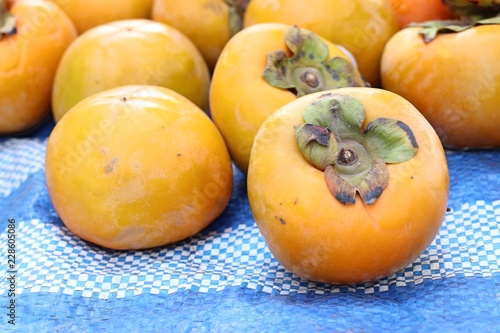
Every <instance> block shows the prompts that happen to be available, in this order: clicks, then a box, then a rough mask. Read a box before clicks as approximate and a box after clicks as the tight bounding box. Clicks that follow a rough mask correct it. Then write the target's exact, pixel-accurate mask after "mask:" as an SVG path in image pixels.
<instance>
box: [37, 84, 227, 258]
mask: <svg viewBox="0 0 500 333" xmlns="http://www.w3.org/2000/svg"><path fill="white" fill-rule="evenodd" d="M45 161H46V162H45V175H46V181H47V187H48V191H49V195H50V199H51V201H52V203H53V205H54V208H55V210H56V212H57V213H58V214H59V217H60V218H61V220H62V222H63V223H64V224H65V225H66V226H67V228H68V229H69V230H70V231H72V232H73V233H74V234H75V235H77V236H79V237H81V238H82V239H85V240H87V241H90V242H92V243H95V244H98V245H101V246H104V247H107V248H111V249H142V248H150V247H156V246H162V245H166V244H169V243H172V242H176V241H179V240H182V239H184V238H186V237H190V236H192V235H194V234H195V233H197V232H199V231H200V230H202V229H203V228H205V227H206V226H207V225H208V224H210V223H211V222H212V221H213V220H214V219H215V218H216V217H217V216H219V215H220V214H221V212H222V211H223V210H224V209H225V207H226V205H227V203H228V201H229V197H230V195H231V189H232V164H231V160H230V157H229V154H228V152H227V148H226V146H225V144H224V140H223V138H222V136H221V135H220V133H219V131H218V130H217V127H216V126H215V125H214V124H213V122H212V121H211V120H210V118H209V117H208V116H207V114H206V113H204V112H203V111H202V110H201V109H200V108H198V107H197V106H196V105H195V104H193V103H192V102H190V101H189V100H188V99H186V98H185V97H183V96H182V95H180V94H178V93H176V92H174V91H172V90H170V89H167V88H163V87H158V86H145V85H133V86H121V87H118V88H114V89H110V90H106V91H103V92H100V93H97V94H94V95H92V96H89V97H87V98H85V99H84V100H82V101H81V102H80V103H78V104H77V105H75V106H74V107H73V108H71V110H70V111H69V112H68V113H67V114H66V115H65V116H64V117H63V118H62V119H61V120H60V121H59V122H58V123H57V124H56V126H55V128H54V130H53V131H52V133H51V134H50V137H49V140H48V143H47V151H46V160H45Z"/></svg>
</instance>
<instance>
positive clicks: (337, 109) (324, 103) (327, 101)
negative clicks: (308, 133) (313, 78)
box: [303, 93, 365, 141]
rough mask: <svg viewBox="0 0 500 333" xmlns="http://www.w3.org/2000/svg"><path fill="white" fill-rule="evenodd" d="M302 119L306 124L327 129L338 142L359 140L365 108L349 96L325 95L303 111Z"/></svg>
mask: <svg viewBox="0 0 500 333" xmlns="http://www.w3.org/2000/svg"><path fill="white" fill-rule="evenodd" d="M303 118H304V120H305V121H306V123H311V124H315V125H319V126H323V127H326V128H328V129H329V130H330V131H332V132H333V133H334V134H335V137H336V138H337V140H338V141H341V140H342V139H345V138H357V139H360V137H361V135H362V132H361V125H362V124H363V121H364V119H365V107H364V106H363V104H361V102H360V101H359V100H358V99H356V98H354V97H352V96H349V95H341V94H334V93H331V94H325V95H322V97H321V98H320V99H318V100H317V101H314V102H313V103H311V104H310V105H309V106H308V107H307V108H306V109H305V110H304V113H303Z"/></svg>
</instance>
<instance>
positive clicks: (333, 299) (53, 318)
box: [0, 122, 500, 332]
mask: <svg viewBox="0 0 500 333" xmlns="http://www.w3.org/2000/svg"><path fill="white" fill-rule="evenodd" d="M52 127H53V123H51V122H49V123H47V124H45V126H43V127H42V128H41V129H39V130H38V131H37V132H36V133H34V134H32V135H31V136H29V137H25V138H12V137H9V138H3V139H1V140H0V200H1V201H0V212H1V215H2V219H1V222H0V223H1V226H2V233H1V238H0V247H2V246H3V249H4V250H3V252H0V253H4V255H3V259H2V260H1V263H0V295H1V296H0V297H1V302H2V308H3V309H4V310H3V312H4V313H2V314H1V316H0V318H1V319H0V328H2V329H0V331H2V332H3V331H6V330H7V331H19V332H31V331H42V332H43V331H46V332H56V331H59V330H61V331H62V330H64V331H70V332H72V331H74V332H98V331H99V332H100V331H106V332H114V331H119V332H121V331H123V330H125V329H131V330H132V331H138V330H139V329H140V330H141V331H146V332H148V331H151V332H164V331H165V332H208V331H217V332H219V331H220V332H242V331H244V332H287V331H299V332H308V331H314V332H317V331H320V332H322V331H325V332H337V331H338V332H344V331H352V332H387V331H400V332H401V331H402V332H427V331H443V332H469V331H470V332H500V232H499V229H500V227H499V226H500V151H499V150H484V151H467V152H456V151H453V152H452V151H449V152H447V159H448V164H449V168H450V181H451V188H450V200H449V212H448V213H447V214H446V217H445V220H444V222H443V225H442V228H441V230H440V232H439V234H438V235H437V237H436V238H435V240H434V242H433V243H432V244H431V245H430V246H429V247H428V249H427V250H426V251H425V252H424V253H423V254H422V255H421V256H420V257H419V258H417V259H416V260H415V261H414V262H413V263H411V264H409V265H408V266H407V267H405V268H404V269H402V270H400V271H399V272H397V273H396V274H394V275H392V276H388V277H386V278H383V279H381V280H379V281H376V282H371V283H365V284H359V285H328V284H322V283H315V282H311V281H307V280H305V279H302V278H300V277H298V276H296V275H294V274H292V273H291V272H289V271H288V270H286V269H285V268H284V267H283V266H281V265H280V264H279V263H278V262H277V261H276V259H275V258H274V257H273V255H272V254H271V253H270V251H269V249H268V248H267V246H266V243H265V241H264V239H263V237H262V235H261V234H260V232H259V229H258V228H257V226H256V224H255V222H254V220H253V217H252V214H251V212H250V209H249V206H248V201H247V197H246V186H245V181H246V179H245V176H244V175H243V174H242V173H241V172H239V171H238V170H237V169H234V171H235V178H234V190H233V194H232V198H231V201H230V203H229V205H228V207H227V209H226V210H225V212H224V213H223V214H222V216H220V217H219V218H218V219H217V220H216V221H214V222H213V223H212V224H211V225H210V226H209V227H207V228H206V229H205V230H203V231H202V232H200V233H199V234H197V235H195V236H193V237H191V238H189V239H187V240H185V241H182V242H178V243H176V244H173V245H171V246H167V247H162V248H157V249H154V250H147V251H111V250H107V249H104V248H101V247H98V246H96V245H93V244H90V243H88V242H85V241H83V240H81V239H79V238H77V237H75V236H74V235H73V234H72V233H71V232H70V231H69V230H68V229H67V228H66V227H65V226H64V225H63V224H62V222H61V221H60V219H59V218H58V216H57V214H56V213H55V211H54V209H53V207H52V205H51V203H50V199H49V197H48V193H47V189H46V186H45V178H44V173H43V167H44V157H45V146H46V142H47V137H48V135H49V133H50V131H51V129H52ZM8 219H15V220H16V265H15V272H16V286H15V287H16V288H15V293H16V296H15V300H16V325H15V326H13V325H10V324H9V323H8V319H9V318H8V316H7V308H6V306H7V305H8V302H9V301H10V299H11V298H12V297H9V296H8V292H9V288H10V282H9V280H8V279H7V278H8V277H9V273H8V272H9V267H8V261H7V234H8V233H7V224H8ZM2 244H3V245H2ZM0 312H2V311H0Z"/></svg>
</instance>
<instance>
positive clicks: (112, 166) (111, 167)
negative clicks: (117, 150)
mask: <svg viewBox="0 0 500 333" xmlns="http://www.w3.org/2000/svg"><path fill="white" fill-rule="evenodd" d="M117 162H118V159H117V158H116V157H115V158H113V159H112V160H111V161H109V162H108V164H106V165H105V166H104V172H105V173H106V174H109V173H111V172H113V170H114V169H115V165H116V163H117Z"/></svg>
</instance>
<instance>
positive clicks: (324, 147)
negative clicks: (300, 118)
mask: <svg viewBox="0 0 500 333" xmlns="http://www.w3.org/2000/svg"><path fill="white" fill-rule="evenodd" d="M295 137H296V139H297V144H298V146H299V150H300V152H301V153H302V156H304V158H305V159H306V161H308V162H309V163H310V164H311V165H312V166H314V167H315V168H317V169H319V170H325V168H326V167H327V166H328V165H331V164H333V163H335V159H336V157H337V142H336V141H335V137H333V135H332V133H331V132H330V131H329V130H328V129H327V128H325V127H323V126H317V125H313V124H301V125H297V126H295Z"/></svg>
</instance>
